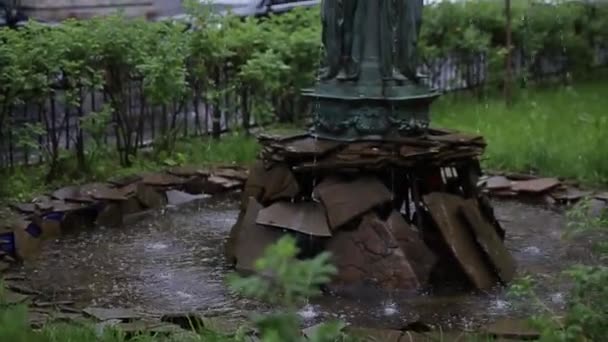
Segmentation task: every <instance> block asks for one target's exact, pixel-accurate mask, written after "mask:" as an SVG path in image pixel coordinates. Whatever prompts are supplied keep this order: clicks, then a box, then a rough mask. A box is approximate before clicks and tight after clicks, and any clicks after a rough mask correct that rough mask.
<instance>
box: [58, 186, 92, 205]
mask: <svg viewBox="0 0 608 342" xmlns="http://www.w3.org/2000/svg"><path fill="white" fill-rule="evenodd" d="M51 196H52V197H53V198H54V199H57V200H60V201H69V202H77V203H92V202H93V199H92V198H91V197H90V196H88V195H87V194H85V193H84V192H83V191H82V189H81V188H80V186H76V185H74V186H68V187H65V188H61V189H58V190H55V191H53V193H52V194H51Z"/></svg>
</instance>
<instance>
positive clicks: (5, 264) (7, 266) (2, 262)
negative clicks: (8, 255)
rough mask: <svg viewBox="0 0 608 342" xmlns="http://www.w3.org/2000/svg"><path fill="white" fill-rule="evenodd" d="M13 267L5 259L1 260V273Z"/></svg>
mask: <svg viewBox="0 0 608 342" xmlns="http://www.w3.org/2000/svg"><path fill="white" fill-rule="evenodd" d="M10 268H11V265H10V264H9V263H6V262H4V261H0V275H2V273H4V272H6V271H8V270H9V269H10Z"/></svg>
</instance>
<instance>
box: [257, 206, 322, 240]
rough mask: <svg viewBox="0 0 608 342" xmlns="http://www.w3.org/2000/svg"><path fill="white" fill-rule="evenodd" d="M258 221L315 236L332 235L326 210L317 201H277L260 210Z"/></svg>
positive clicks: (258, 222)
mask: <svg viewBox="0 0 608 342" xmlns="http://www.w3.org/2000/svg"><path fill="white" fill-rule="evenodd" d="M256 223H257V224H262V225H266V226H271V227H277V228H283V229H289V230H293V231H296V232H300V233H304V234H309V235H313V236H320V237H330V236H331V231H330V229H329V225H328V224H327V218H326V215H325V210H324V209H323V206H321V205H320V204H319V203H315V202H298V203H291V202H277V203H275V204H273V205H271V206H270V207H268V208H264V209H262V210H260V212H259V213H258V216H257V220H256Z"/></svg>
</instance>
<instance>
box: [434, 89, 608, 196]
mask: <svg viewBox="0 0 608 342" xmlns="http://www.w3.org/2000/svg"><path fill="white" fill-rule="evenodd" d="M432 113H433V114H432V115H433V118H432V120H433V122H434V125H435V126H437V127H446V128H454V129H459V130H462V131H466V132H471V133H479V134H482V135H484V136H485V138H486V141H487V142H488V147H487V150H486V155H485V158H486V159H485V160H484V164H485V167H486V168H490V169H497V170H505V171H515V172H534V173H537V174H540V175H546V176H558V177H565V178H571V179H577V180H579V181H582V182H585V183H592V184H606V183H608V82H606V81H587V82H584V83H580V84H576V85H574V86H563V87H558V88H550V89H538V88H537V89H533V90H527V91H521V92H520V93H519V94H518V96H517V98H516V101H515V103H514V105H513V106H512V108H506V106H505V105H504V102H503V101H502V100H501V99H499V98H493V99H487V100H482V101H479V100H478V99H476V98H471V97H469V96H467V95H463V94H455V95H447V96H444V97H443V98H441V99H440V100H439V101H438V102H437V103H436V104H435V105H434V106H433V108H432Z"/></svg>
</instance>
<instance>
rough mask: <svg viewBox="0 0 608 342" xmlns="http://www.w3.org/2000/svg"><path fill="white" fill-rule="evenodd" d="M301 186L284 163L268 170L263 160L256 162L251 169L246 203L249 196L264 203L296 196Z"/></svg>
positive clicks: (245, 197) (245, 194)
mask: <svg viewBox="0 0 608 342" xmlns="http://www.w3.org/2000/svg"><path fill="white" fill-rule="evenodd" d="M299 192H300V187H299V185H298V182H297V180H296V178H295V177H294V175H293V173H292V172H291V170H290V169H289V167H287V166H286V165H284V164H277V165H275V166H273V167H271V168H270V169H268V170H266V168H265V167H264V164H263V163H262V162H261V161H258V162H256V163H255V164H254V165H253V166H252V167H251V170H250V171H249V178H248V179H247V182H246V183H245V189H244V191H243V198H244V200H245V205H246V203H247V201H248V199H249V197H253V198H255V199H256V200H258V201H260V202H262V203H270V202H273V201H277V200H281V199H291V198H294V197H295V196H296V195H297V194H298V193H299Z"/></svg>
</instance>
